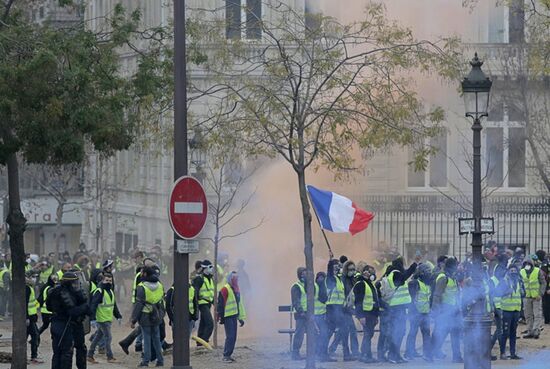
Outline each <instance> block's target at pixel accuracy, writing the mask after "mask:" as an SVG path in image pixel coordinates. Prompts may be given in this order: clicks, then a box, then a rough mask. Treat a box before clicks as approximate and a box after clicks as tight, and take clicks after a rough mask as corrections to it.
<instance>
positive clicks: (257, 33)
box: [246, 0, 262, 40]
mask: <svg viewBox="0 0 550 369" xmlns="http://www.w3.org/2000/svg"><path fill="white" fill-rule="evenodd" d="M261 21H262V0H246V38H247V39H249V40H259V39H260V38H261V37H262V28H261Z"/></svg>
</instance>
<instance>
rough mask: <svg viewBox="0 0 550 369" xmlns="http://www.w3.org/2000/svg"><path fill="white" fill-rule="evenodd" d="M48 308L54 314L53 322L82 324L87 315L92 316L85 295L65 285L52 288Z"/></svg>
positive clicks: (47, 303) (47, 299)
mask: <svg viewBox="0 0 550 369" xmlns="http://www.w3.org/2000/svg"><path fill="white" fill-rule="evenodd" d="M46 307H47V309H48V310H49V311H51V312H52V313H53V316H52V320H53V321H62V322H66V321H68V320H71V321H73V322H82V321H83V320H84V318H85V317H86V315H90V314H91V312H90V306H89V305H88V301H87V299H86V296H85V295H84V293H83V292H82V291H74V290H73V289H72V288H70V287H68V286H64V285H59V286H56V287H54V288H52V290H51V292H49V293H48V297H47V298H46Z"/></svg>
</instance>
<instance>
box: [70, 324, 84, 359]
mask: <svg viewBox="0 0 550 369" xmlns="http://www.w3.org/2000/svg"><path fill="white" fill-rule="evenodd" d="M71 329H72V333H73V345H74V350H75V356H76V367H77V368H78V369H86V353H87V351H88V350H87V348H86V337H85V334H84V325H83V324H82V323H72V324H71Z"/></svg>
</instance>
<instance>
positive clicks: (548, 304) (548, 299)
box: [542, 290, 550, 324]
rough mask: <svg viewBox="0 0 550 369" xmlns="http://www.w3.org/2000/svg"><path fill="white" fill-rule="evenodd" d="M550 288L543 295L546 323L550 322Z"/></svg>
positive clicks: (543, 310)
mask: <svg viewBox="0 0 550 369" xmlns="http://www.w3.org/2000/svg"><path fill="white" fill-rule="evenodd" d="M549 293H550V290H548V291H546V293H545V294H544V295H543V296H542V315H543V316H544V324H550V294H549Z"/></svg>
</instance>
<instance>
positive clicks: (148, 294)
mask: <svg viewBox="0 0 550 369" xmlns="http://www.w3.org/2000/svg"><path fill="white" fill-rule="evenodd" d="M158 284H159V287H158V288H157V289H156V290H154V291H153V290H151V289H150V288H149V287H147V285H146V284H145V283H143V282H141V283H140V284H138V286H141V287H143V289H144V290H145V302H146V304H145V306H143V310H141V311H142V312H144V313H150V312H152V311H153V307H152V305H156V304H158V303H159V302H161V301H162V298H163V297H164V287H163V286H162V283H160V282H158Z"/></svg>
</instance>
